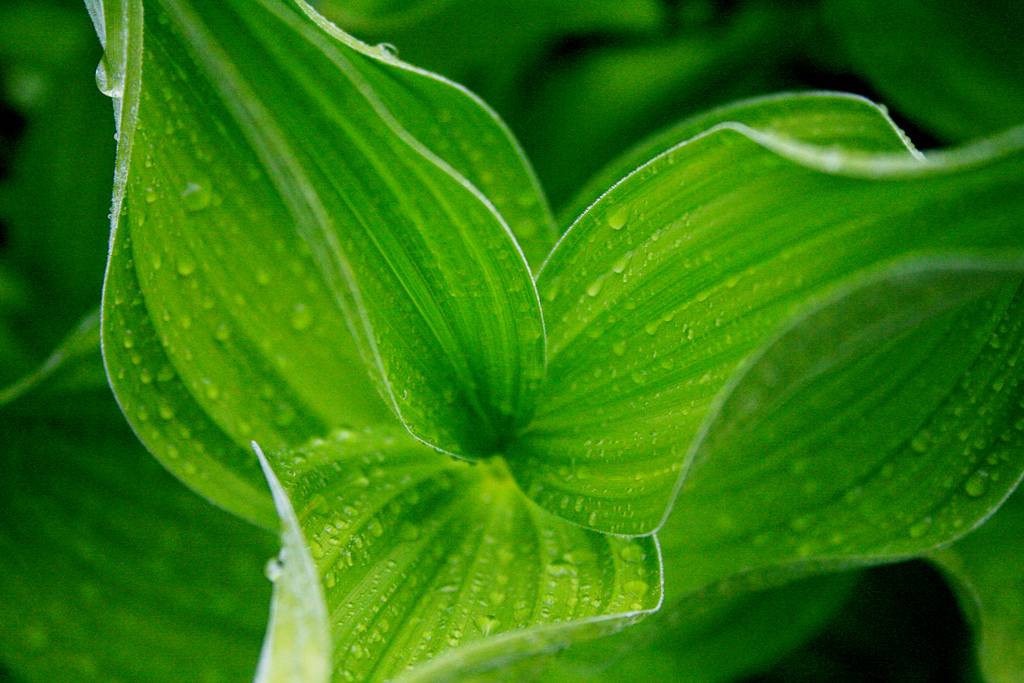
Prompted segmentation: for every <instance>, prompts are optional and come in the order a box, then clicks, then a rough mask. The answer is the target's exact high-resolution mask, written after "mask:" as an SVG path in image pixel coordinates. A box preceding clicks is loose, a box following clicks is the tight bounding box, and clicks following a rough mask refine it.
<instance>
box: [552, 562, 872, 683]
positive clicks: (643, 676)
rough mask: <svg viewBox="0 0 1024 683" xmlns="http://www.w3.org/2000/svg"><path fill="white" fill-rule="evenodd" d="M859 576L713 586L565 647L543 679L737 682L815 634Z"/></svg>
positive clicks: (564, 681)
mask: <svg viewBox="0 0 1024 683" xmlns="http://www.w3.org/2000/svg"><path fill="white" fill-rule="evenodd" d="M856 578H857V575H856V574H853V573H842V574H836V575H832V576H821V577H815V578H812V579H805V580H803V581H797V582H794V583H791V584H788V585H785V586H782V587H777V588H769V589H765V590H761V591H749V590H741V591H739V592H738V593H731V592H729V591H728V590H724V591H722V592H719V591H717V590H715V588H710V589H708V590H705V591H701V592H700V593H698V594H696V595H693V596H690V597H689V598H687V599H686V600H685V601H681V602H679V603H678V604H676V605H674V606H673V607H672V609H670V610H667V611H662V612H659V613H658V614H657V615H655V616H652V617H651V618H649V619H647V620H646V621H645V622H644V623H643V624H642V625H641V626H639V627H637V629H630V630H627V631H624V632H623V633H622V634H621V635H620V636H618V637H615V638H611V639H603V640H595V641H593V642H589V643H586V644H584V645H579V646H576V647H574V648H572V649H570V650H567V651H566V652H564V653H562V654H561V655H560V656H559V658H558V660H557V661H556V662H555V663H554V665H553V666H552V668H551V669H550V670H549V671H547V672H545V675H544V677H543V678H542V679H541V680H543V681H552V682H554V681H558V682H559V683H569V682H571V681H594V682H595V683H596V682H599V681H609V682H612V681H614V682H616V683H619V682H622V683H627V682H632V681H636V682H637V683H647V682H648V681H674V682H675V683H684V682H693V683H715V682H716V681H722V682H723V683H724V682H726V681H734V680H737V679H739V678H740V677H742V676H747V675H750V674H752V673H755V672H757V671H759V670H760V669H762V668H763V667H765V666H767V665H768V664H770V663H771V662H773V661H775V660H777V659H778V658H779V656H780V655H783V654H785V653H786V652H788V651H790V650H792V649H794V648H796V647H798V646H799V645H801V644H802V643H804V642H805V641H807V640H808V639H809V638H811V637H812V636H813V635H814V634H815V633H816V632H817V631H818V630H819V629H820V628H821V627H822V626H823V625H824V624H825V622H826V621H827V620H828V619H829V618H830V617H832V616H833V615H834V614H835V613H836V611H837V610H838V609H839V608H840V607H841V606H842V605H843V603H844V602H845V601H846V600H847V599H848V598H849V596H850V593H851V591H852V589H853V587H854V584H855V583H856Z"/></svg>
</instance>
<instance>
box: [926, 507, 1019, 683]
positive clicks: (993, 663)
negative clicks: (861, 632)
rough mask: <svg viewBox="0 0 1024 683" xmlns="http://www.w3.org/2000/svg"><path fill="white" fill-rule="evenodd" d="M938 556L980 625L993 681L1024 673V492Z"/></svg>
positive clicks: (983, 661) (1003, 682) (982, 657)
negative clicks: (1023, 573) (1023, 567)
mask: <svg viewBox="0 0 1024 683" xmlns="http://www.w3.org/2000/svg"><path fill="white" fill-rule="evenodd" d="M932 559H933V560H934V561H935V562H936V563H937V564H938V565H939V567H941V568H942V569H943V570H944V571H945V572H946V573H947V574H948V575H949V576H950V577H951V578H952V580H953V584H954V586H955V587H956V588H958V589H959V590H958V593H959V595H960V599H961V602H962V603H963V605H964V610H965V611H966V612H967V615H968V617H969V618H970V619H971V621H972V622H973V624H974V626H975V628H976V629H977V633H976V639H977V647H978V660H979V663H980V666H981V671H982V674H983V675H984V678H985V680H986V681H989V682H990V683H1011V682H1012V681H1019V680H1020V678H1021V676H1022V675H1024V616H1022V615H1024V583H1022V581H1021V567H1022V566H1024V493H1022V492H1017V493H1015V494H1013V496H1011V497H1010V499H1009V500H1008V501H1007V502H1006V504H1005V505H1003V507H1001V508H1000V509H999V510H998V511H997V512H996V514H995V515H994V516H993V517H992V518H991V519H990V520H988V521H987V522H986V523H985V525H984V526H982V527H981V528H980V529H978V530H977V531H975V532H974V533H972V534H971V535H969V536H967V537H966V538H964V539H962V540H960V541H958V542H957V543H955V544H954V545H952V546H950V547H949V548H945V549H943V550H939V551H937V552H935V553H934V554H933V555H932Z"/></svg>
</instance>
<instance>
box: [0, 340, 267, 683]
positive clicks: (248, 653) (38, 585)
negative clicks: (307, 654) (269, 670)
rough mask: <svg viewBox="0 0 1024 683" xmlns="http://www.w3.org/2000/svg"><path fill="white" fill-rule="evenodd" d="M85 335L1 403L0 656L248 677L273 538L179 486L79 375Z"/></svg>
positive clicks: (26, 674) (93, 672) (66, 671)
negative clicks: (76, 349)
mask: <svg viewBox="0 0 1024 683" xmlns="http://www.w3.org/2000/svg"><path fill="white" fill-rule="evenodd" d="M86 337H87V335H78V336H75V337H72V339H74V340H77V341H79V342H84V340H85V339H86ZM92 339H93V344H92V348H91V352H90V353H79V354H72V353H66V354H65V356H64V360H63V361H61V362H59V363H57V365H55V366H51V368H50V369H48V370H44V371H42V372H40V373H38V378H37V381H36V382H34V383H29V382H24V383H22V386H23V387H24V389H23V391H20V392H18V395H17V398H13V396H12V392H8V395H9V396H12V398H11V401H10V402H9V403H7V404H6V405H4V406H3V407H2V408H0V431H2V432H3V434H4V448H3V450H2V453H0V462H2V463H3V471H4V475H3V477H0V518H2V519H3V524H2V525H0V604H2V605H3V608H2V609H0V613H2V618H0V652H2V655H0V659H2V660H3V666H4V667H6V668H9V669H10V671H11V672H12V673H13V674H14V675H15V676H16V677H17V680H20V681H26V682H34V681H38V682H39V683H48V682H50V681H58V680H75V681H83V682H88V681H95V682H96V683H101V682H102V683H108V682H111V681H147V682H151V683H160V682H166V683H170V682H172V681H181V680H190V681H210V682H214V681H224V682H227V681H241V680H247V679H248V678H250V677H251V675H252V671H253V669H254V666H255V662H256V659H257V656H258V653H259V643H260V633H261V631H262V629H263V626H264V624H265V622H266V607H265V606H266V603H267V600H268V598H269V593H270V591H269V585H268V583H267V581H266V580H265V579H264V578H263V576H262V573H261V568H262V566H263V563H264V562H265V561H266V559H267V558H268V557H270V555H271V554H272V552H273V544H272V539H271V538H270V536H269V535H268V534H266V533H264V532H261V531H258V530H256V529H254V528H252V527H251V526H249V525H247V524H244V523H242V522H240V521H239V520H237V519H235V518H233V517H231V516H229V515H227V514H225V513H223V512H220V511H218V510H216V509H215V508H212V507H211V506H210V505H209V504H208V503H206V502H205V501H203V500H202V499H200V498H198V497H197V496H195V495H194V494H193V493H191V492H189V491H188V490H187V489H186V488H185V487H183V486H181V484H180V483H178V482H177V481H175V480H174V479H173V478H172V477H171V476H169V475H168V474H167V473H166V472H165V471H164V470H163V468H162V467H160V465H159V464H158V463H156V462H155V461H154V460H153V459H152V458H151V457H150V456H149V455H147V454H146V453H145V451H144V450H143V449H142V448H141V447H140V446H139V444H138V442H137V441H136V439H135V437H134V436H133V435H132V433H131V431H130V430H129V429H128V428H127V426H126V425H125V424H124V420H123V418H122V417H121V415H120V413H119V411H118V410H117V406H116V404H115V403H114V401H113V398H112V397H111V396H110V393H109V389H107V388H106V386H105V385H102V384H101V385H99V386H98V387H97V386H96V385H94V384H91V383H89V382H85V383H83V382H81V381H79V379H80V378H82V377H85V376H96V375H100V376H102V365H101V361H100V357H99V348H98V345H97V344H96V343H95V340H96V336H95V329H93V336H92ZM68 348H69V347H67V346H66V347H65V349H68ZM54 357H57V354H54ZM76 378H77V379H76Z"/></svg>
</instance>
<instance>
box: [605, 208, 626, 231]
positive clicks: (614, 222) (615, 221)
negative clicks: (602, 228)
mask: <svg viewBox="0 0 1024 683" xmlns="http://www.w3.org/2000/svg"><path fill="white" fill-rule="evenodd" d="M628 221H629V207H626V206H623V207H621V208H619V209H618V210H617V211H615V212H613V213H612V214H611V215H609V216H608V227H609V228H611V229H612V230H622V229H623V228H624V227H626V223H627V222H628Z"/></svg>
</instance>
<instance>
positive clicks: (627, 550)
mask: <svg viewBox="0 0 1024 683" xmlns="http://www.w3.org/2000/svg"><path fill="white" fill-rule="evenodd" d="M646 556H647V555H646V553H644V549H643V548H641V547H640V546H639V545H638V544H636V543H630V544H629V545H626V546H624V547H623V548H622V550H620V551H619V557H621V558H622V559H623V561H624V562H630V563H632V564H636V563H638V562H643V561H644V558H645V557H646Z"/></svg>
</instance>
